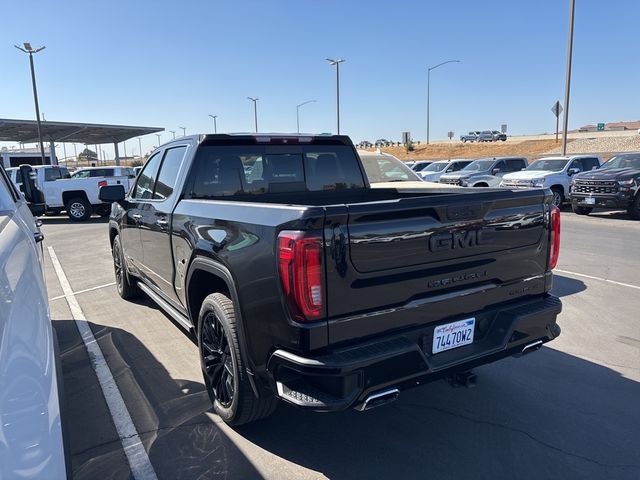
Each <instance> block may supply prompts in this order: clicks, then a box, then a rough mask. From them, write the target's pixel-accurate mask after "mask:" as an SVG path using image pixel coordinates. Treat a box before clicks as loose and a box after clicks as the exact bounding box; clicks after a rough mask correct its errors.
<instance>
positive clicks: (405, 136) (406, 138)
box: [402, 132, 411, 145]
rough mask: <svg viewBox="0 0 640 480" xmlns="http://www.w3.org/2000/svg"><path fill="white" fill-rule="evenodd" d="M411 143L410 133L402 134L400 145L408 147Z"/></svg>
mask: <svg viewBox="0 0 640 480" xmlns="http://www.w3.org/2000/svg"><path fill="white" fill-rule="evenodd" d="M409 143H411V132H402V144H403V145H408V144H409Z"/></svg>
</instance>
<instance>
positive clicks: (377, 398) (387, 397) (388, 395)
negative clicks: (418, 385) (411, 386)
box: [356, 388, 400, 412]
mask: <svg viewBox="0 0 640 480" xmlns="http://www.w3.org/2000/svg"><path fill="white" fill-rule="evenodd" d="M399 395H400V390H398V389H397V388H389V389H387V390H382V391H381V392H376V393H372V394H371V395H369V396H368V397H367V399H366V400H365V401H364V402H363V403H362V404H360V405H358V406H357V407H356V410H358V411H359V412H364V411H365V410H371V409H372V408H376V407H381V406H382V405H386V404H388V403H391V402H394V401H396V400H397V399H398V396H399Z"/></svg>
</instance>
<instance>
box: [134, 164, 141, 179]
mask: <svg viewBox="0 0 640 480" xmlns="http://www.w3.org/2000/svg"><path fill="white" fill-rule="evenodd" d="M141 170H142V166H140V167H133V175H134V177H137V176H138V174H139V173H140V171H141Z"/></svg>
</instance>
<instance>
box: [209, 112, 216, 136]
mask: <svg viewBox="0 0 640 480" xmlns="http://www.w3.org/2000/svg"><path fill="white" fill-rule="evenodd" d="M209 116H210V117H211V118H213V133H218V125H217V123H216V118H218V116H217V115H211V114H209Z"/></svg>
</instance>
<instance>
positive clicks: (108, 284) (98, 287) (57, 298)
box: [49, 282, 116, 302]
mask: <svg viewBox="0 0 640 480" xmlns="http://www.w3.org/2000/svg"><path fill="white" fill-rule="evenodd" d="M115 284H116V282H111V283H105V284H104V285H98V286H97V287H91V288H85V289H84V290H78V291H77V292H71V293H72V294H73V295H80V294H81V293H87V292H93V291H94V290H100V289H101V288H106V287H112V286H113V285H115ZM64 297H65V295H58V296H57V297H53V298H50V299H49V301H50V302H53V301H54V300H60V299H61V298H64Z"/></svg>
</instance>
